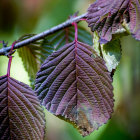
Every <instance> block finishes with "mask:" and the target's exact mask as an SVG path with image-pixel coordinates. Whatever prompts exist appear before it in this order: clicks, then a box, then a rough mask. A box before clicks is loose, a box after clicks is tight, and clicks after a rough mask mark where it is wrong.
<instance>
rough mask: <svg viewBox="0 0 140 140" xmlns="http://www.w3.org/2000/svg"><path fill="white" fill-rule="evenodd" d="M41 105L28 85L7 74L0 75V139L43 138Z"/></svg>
mask: <svg viewBox="0 0 140 140" xmlns="http://www.w3.org/2000/svg"><path fill="white" fill-rule="evenodd" d="M44 129H45V121H44V114H43V110H42V107H41V106H40V103H39V100H38V99H37V97H36V95H35V93H34V92H33V91H32V89H31V88H29V86H27V85H25V84H23V83H21V82H19V81H17V80H15V79H13V78H11V77H8V76H2V77H0V139H1V140H28V139H32V140H33V139H34V140H43V137H44V131H45V130H44Z"/></svg>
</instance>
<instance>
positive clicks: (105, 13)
mask: <svg viewBox="0 0 140 140" xmlns="http://www.w3.org/2000/svg"><path fill="white" fill-rule="evenodd" d="M128 5H129V0H119V1H118V0H107V1H106V0H97V1H96V2H95V3H93V4H91V5H90V7H89V9H88V14H87V22H88V25H89V27H91V30H92V31H93V32H94V31H98V33H99V34H100V37H101V43H103V44H105V43H107V42H108V41H110V40H111V39H112V34H115V32H116V31H117V30H118V29H121V28H122V25H121V23H122V22H123V20H124V19H125V20H126V21H128V20H129V18H128V11H127V7H128Z"/></svg>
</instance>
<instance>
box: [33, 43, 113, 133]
mask: <svg viewBox="0 0 140 140" xmlns="http://www.w3.org/2000/svg"><path fill="white" fill-rule="evenodd" d="M35 90H36V92H37V94H38V97H39V99H40V100H41V102H42V105H44V106H45V107H46V109H47V110H48V111H50V112H51V113H53V114H54V115H56V116H58V117H60V118H62V119H64V120H66V121H69V122H71V123H72V124H73V125H74V126H75V127H76V128H77V129H78V130H79V131H80V133H81V134H82V135H83V136H86V135H89V134H90V133H91V132H92V131H94V130H95V129H98V127H99V126H101V125H102V124H104V123H106V122H107V120H108V119H109V118H110V117H111V113H112V112H113V106H114V104H113V102H114V100H113V87H112V79H111V77H110V72H108V70H107V68H106V66H105V62H104V60H103V59H102V58H101V57H99V56H97V54H96V52H95V51H94V50H93V49H92V48H91V47H90V46H88V45H86V44H84V43H81V42H75V41H74V42H72V43H69V44H66V45H65V46H63V47H62V48H61V49H60V50H58V51H56V52H54V53H52V54H51V55H50V56H49V57H48V58H47V59H46V61H45V62H44V63H43V64H42V66H41V68H40V70H39V72H38V73H37V78H36V84H35Z"/></svg>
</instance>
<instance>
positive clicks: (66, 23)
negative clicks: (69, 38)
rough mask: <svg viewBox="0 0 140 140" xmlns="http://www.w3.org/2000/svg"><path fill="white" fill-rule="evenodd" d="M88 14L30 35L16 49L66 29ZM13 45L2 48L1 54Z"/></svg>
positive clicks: (16, 45) (17, 44)
mask: <svg viewBox="0 0 140 140" xmlns="http://www.w3.org/2000/svg"><path fill="white" fill-rule="evenodd" d="M86 15H87V13H85V14H82V15H80V16H77V17H75V18H73V19H69V20H67V21H65V22H63V23H62V24H59V25H57V26H55V27H53V28H51V29H49V30H46V31H44V32H42V33H39V34H37V35H35V36H33V37H30V38H28V39H26V40H23V41H20V42H18V43H16V44H15V46H14V49H18V48H20V47H23V46H25V45H28V44H30V43H32V42H34V41H37V40H40V39H42V38H44V37H46V36H47V35H50V34H53V33H55V32H57V31H59V30H61V29H64V28H66V27H68V26H71V25H72V23H73V22H79V21H80V19H81V18H85V17H86ZM11 47H12V46H9V47H6V48H2V49H0V55H5V54H6V53H7V52H9V51H10V50H11Z"/></svg>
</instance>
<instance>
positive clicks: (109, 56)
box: [101, 39, 121, 72]
mask: <svg viewBox="0 0 140 140" xmlns="http://www.w3.org/2000/svg"><path fill="white" fill-rule="evenodd" d="M101 50H102V55H103V59H104V60H105V62H106V66H107V68H108V70H109V71H110V72H112V71H113V70H115V69H116V67H117V66H118V65H119V63H120V60H121V42H120V40H119V39H116V40H112V41H110V42H108V43H107V44H105V45H101Z"/></svg>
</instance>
